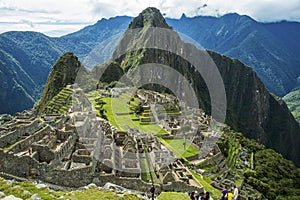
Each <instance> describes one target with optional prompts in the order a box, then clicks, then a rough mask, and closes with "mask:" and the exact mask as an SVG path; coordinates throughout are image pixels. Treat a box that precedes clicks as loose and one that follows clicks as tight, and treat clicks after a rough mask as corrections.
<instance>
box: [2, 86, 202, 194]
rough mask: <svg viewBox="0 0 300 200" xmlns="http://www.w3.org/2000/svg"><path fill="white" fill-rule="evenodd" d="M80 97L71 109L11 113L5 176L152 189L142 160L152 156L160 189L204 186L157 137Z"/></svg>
mask: <svg viewBox="0 0 300 200" xmlns="http://www.w3.org/2000/svg"><path fill="white" fill-rule="evenodd" d="M81 92H82V91H81V90H76V91H75V93H79V94H80V93H81ZM79 96H80V95H79ZM74 102H75V103H74V104H73V105H72V107H71V108H70V111H69V112H68V113H66V114H61V115H57V114H56V115H51V114H47V115H41V116H32V115H28V114H25V115H24V116H22V117H20V116H16V117H11V118H9V117H7V116H6V117H5V120H3V121H5V123H4V124H2V126H1V132H0V133H1V134H0V159H1V160H2V161H3V162H1V163H0V170H1V175H2V176H5V177H14V178H16V177H20V178H28V179H35V180H41V181H44V182H47V183H50V184H54V185H59V186H65V187H71V188H78V187H81V186H85V185H88V184H90V183H95V184H97V185H100V186H102V185H104V184H105V183H106V182H112V183H115V184H118V185H121V186H125V187H127V188H131V189H135V190H140V191H145V192H147V191H148V190H149V187H150V183H146V182H144V181H143V180H142V179H141V174H142V173H143V171H142V169H141V163H140V158H142V157H147V158H149V164H150V165H151V166H152V168H153V169H154V170H155V171H154V174H155V175H156V176H157V179H158V180H161V181H160V184H158V185H157V191H160V190H167V191H181V192H186V191H193V190H198V191H203V187H202V186H201V184H200V183H199V182H198V181H197V180H195V179H194V178H193V176H192V175H191V174H189V172H188V170H187V169H186V168H185V166H184V165H183V164H182V163H181V162H180V161H178V160H177V159H176V158H175V157H174V155H173V154H172V152H171V151H170V150H168V149H167V148H166V147H165V146H163V145H162V144H161V142H160V141H159V140H158V139H157V138H156V137H154V136H153V135H151V134H149V133H144V132H139V131H137V130H133V129H129V130H128V131H119V130H117V129H116V128H115V127H113V126H112V125H110V124H109V122H108V121H106V120H104V119H102V118H99V117H97V116H96V114H95V112H93V110H92V108H87V107H86V106H84V105H83V103H82V102H83V101H81V100H78V101H76V99H74ZM166 168H169V169H170V173H171V175H170V174H169V175H168V174H167V173H165V171H164V170H165V169H166ZM171 177H172V178H171ZM168 180H171V181H168Z"/></svg>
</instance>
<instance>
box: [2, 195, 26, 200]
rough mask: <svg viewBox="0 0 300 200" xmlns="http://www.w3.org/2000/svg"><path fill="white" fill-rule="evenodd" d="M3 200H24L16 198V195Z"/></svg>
mask: <svg viewBox="0 0 300 200" xmlns="http://www.w3.org/2000/svg"><path fill="white" fill-rule="evenodd" d="M2 200H22V199H21V198H18V197H15V196H14V195H9V196H7V197H4V198H3V199H2Z"/></svg>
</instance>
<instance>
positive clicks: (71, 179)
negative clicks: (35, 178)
mask: <svg viewBox="0 0 300 200" xmlns="http://www.w3.org/2000/svg"><path fill="white" fill-rule="evenodd" d="M92 175H93V170H92V167H91V166H87V167H82V168H78V169H71V170H64V169H54V170H51V171H49V172H47V173H46V174H45V175H44V177H43V180H44V181H45V182H49V183H52V184H56V185H60V186H65V187H74V188H79V187H83V186H86V185H88V184H90V183H91V182H92V180H93V176H92Z"/></svg>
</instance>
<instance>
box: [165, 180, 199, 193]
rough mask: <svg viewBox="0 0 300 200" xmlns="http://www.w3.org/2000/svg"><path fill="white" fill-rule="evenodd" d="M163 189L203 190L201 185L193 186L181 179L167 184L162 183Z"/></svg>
mask: <svg viewBox="0 0 300 200" xmlns="http://www.w3.org/2000/svg"><path fill="white" fill-rule="evenodd" d="M162 190H163V191H174V192H192V191H198V192H199V193H201V192H204V189H203V187H202V188H199V187H195V186H192V185H189V184H186V183H185V182H182V181H175V182H171V183H168V184H164V185H162Z"/></svg>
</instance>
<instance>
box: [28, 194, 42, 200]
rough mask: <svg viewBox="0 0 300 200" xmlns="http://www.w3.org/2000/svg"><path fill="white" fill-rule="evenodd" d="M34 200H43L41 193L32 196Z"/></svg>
mask: <svg viewBox="0 0 300 200" xmlns="http://www.w3.org/2000/svg"><path fill="white" fill-rule="evenodd" d="M30 199H32V200H42V198H41V196H40V195H39V194H34V195H32V196H31V197H30Z"/></svg>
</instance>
